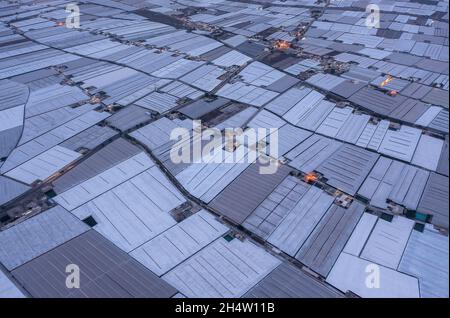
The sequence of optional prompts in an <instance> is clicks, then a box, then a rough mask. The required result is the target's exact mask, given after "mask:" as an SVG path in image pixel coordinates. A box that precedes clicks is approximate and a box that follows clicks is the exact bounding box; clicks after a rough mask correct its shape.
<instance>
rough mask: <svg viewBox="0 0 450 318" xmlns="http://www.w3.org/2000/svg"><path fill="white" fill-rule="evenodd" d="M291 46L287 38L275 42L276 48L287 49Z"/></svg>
mask: <svg viewBox="0 0 450 318" xmlns="http://www.w3.org/2000/svg"><path fill="white" fill-rule="evenodd" d="M290 47H291V43H289V42H288V41H285V40H277V41H275V43H274V48H276V49H279V50H287V49H289V48H290Z"/></svg>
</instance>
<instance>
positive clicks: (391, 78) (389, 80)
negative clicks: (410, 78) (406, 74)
mask: <svg viewBox="0 0 450 318" xmlns="http://www.w3.org/2000/svg"><path fill="white" fill-rule="evenodd" d="M393 79H394V78H393V77H392V76H391V75H388V76H387V77H386V79H385V80H384V81H382V82H381V84H380V87H383V86H385V85H387V84H389V83H390V82H392V80H393Z"/></svg>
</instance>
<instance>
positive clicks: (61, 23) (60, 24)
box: [57, 22, 65, 26]
mask: <svg viewBox="0 0 450 318" xmlns="http://www.w3.org/2000/svg"><path fill="white" fill-rule="evenodd" d="M57 25H58V26H64V25H65V23H64V22H58V23H57Z"/></svg>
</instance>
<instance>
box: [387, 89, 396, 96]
mask: <svg viewBox="0 0 450 318" xmlns="http://www.w3.org/2000/svg"><path fill="white" fill-rule="evenodd" d="M389 95H391V96H395V95H397V91H396V90H392V91H390V92H389Z"/></svg>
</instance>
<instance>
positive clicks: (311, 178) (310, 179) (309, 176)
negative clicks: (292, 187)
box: [304, 172, 317, 183]
mask: <svg viewBox="0 0 450 318" xmlns="http://www.w3.org/2000/svg"><path fill="white" fill-rule="evenodd" d="M304 180H305V181H306V182H308V183H309V182H316V181H317V175H316V174H315V173H314V172H310V173H308V174H306V175H305V177H304Z"/></svg>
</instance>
